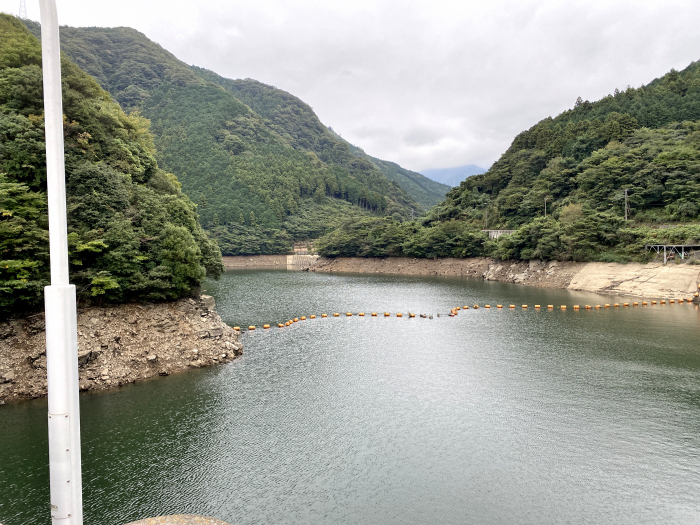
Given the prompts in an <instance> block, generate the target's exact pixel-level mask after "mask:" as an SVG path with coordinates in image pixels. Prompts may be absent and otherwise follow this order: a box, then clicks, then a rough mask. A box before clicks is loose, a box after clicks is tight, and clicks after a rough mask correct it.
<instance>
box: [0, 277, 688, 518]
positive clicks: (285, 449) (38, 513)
mask: <svg viewBox="0 0 700 525" xmlns="http://www.w3.org/2000/svg"><path fill="white" fill-rule="evenodd" d="M207 290H208V291H209V292H210V293H211V294H212V295H214V296H215V298H216V301H217V309H218V311H219V313H220V314H221V316H222V318H223V319H224V320H225V321H226V322H228V323H229V324H237V325H241V326H244V327H245V326H248V325H249V324H254V325H258V326H260V325H262V324H263V323H271V324H273V326H276V324H277V323H278V322H280V321H282V322H283V321H285V320H289V319H291V318H294V317H300V316H302V315H306V316H308V315H310V314H316V315H319V318H317V319H314V320H306V321H303V322H301V321H300V322H298V323H295V324H294V325H293V326H291V327H290V328H285V329H278V328H273V329H272V330H267V331H263V330H259V329H258V330H256V331H255V332H254V333H246V334H243V335H242V336H241V340H242V342H243V343H244V345H245V354H244V356H243V358H241V359H238V360H236V361H234V362H232V363H230V364H227V365H223V366H219V367H213V368H209V369H202V370H196V371H193V372H191V373H186V374H180V375H175V376H170V377H165V378H157V379H154V380H150V381H145V382H142V383H137V384H135V385H131V386H128V387H123V388H120V389H117V390H113V391H110V392H106V393H99V394H88V395H82V396H81V411H82V429H83V430H82V433H83V452H82V454H83V461H84V465H83V479H84V481H83V483H84V499H85V516H86V524H87V525H119V524H123V523H125V522H128V521H131V520H135V519H139V518H143V517H147V516H155V515H159V514H175V513H185V512H187V513H199V514H205V515H211V516H216V517H219V518H221V519H224V520H226V521H229V522H231V523H233V524H236V525H239V524H240V525H244V524H312V525H316V524H318V525H321V524H324V525H330V524H367V525H370V524H372V525H374V524H378V525H384V524H386V525H389V524H392V525H393V524H396V525H398V524H512V523H523V524H560V523H595V524H601V523H615V524H635V525H636V524H647V523H648V524H657V523H674V524H697V523H700V312H699V311H698V308H697V307H695V306H693V305H688V304H681V305H679V304H674V305H670V304H667V305H664V306H661V305H656V306H653V307H652V306H647V307H644V308H643V307H641V306H640V307H637V308H632V307H630V308H619V309H610V310H599V311H596V310H592V311H584V310H581V311H573V309H572V308H571V307H572V305H574V304H581V305H583V304H586V303H588V304H599V303H604V302H613V301H614V298H612V299H611V298H607V300H606V298H603V297H601V296H597V295H592V294H582V293H573V292H567V291H562V290H545V289H535V288H527V287H520V286H515V285H507V284H499V283H487V282H481V281H476V280H466V279H446V278H427V277H398V276H367V275H336V274H334V275H327V274H314V273H306V272H286V271H242V272H228V273H226V274H225V275H224V277H223V278H222V279H221V280H220V281H218V282H211V283H208V285H207ZM618 300H619V299H618ZM619 302H622V301H619ZM475 303H478V304H481V305H483V304H485V303H490V304H492V305H495V304H497V303H502V304H504V305H507V304H510V303H514V304H516V305H518V306H519V305H521V304H529V305H530V308H529V309H528V310H523V309H521V308H516V309H515V310H514V311H510V310H509V309H507V308H506V309H504V310H497V309H495V308H491V309H490V310H487V309H484V308H483V307H482V308H480V309H479V310H473V309H470V310H468V311H462V312H460V313H459V315H458V316H457V317H453V318H450V317H448V316H447V315H446V314H447V313H448V312H449V310H450V308H452V307H454V306H462V305H473V304H475ZM535 303H539V304H542V305H546V304H554V305H556V306H557V307H558V306H559V305H562V304H565V305H568V306H569V308H568V309H567V311H565V312H563V311H561V310H559V309H555V310H554V311H547V310H546V309H543V310H540V311H536V310H534V308H532V306H533V305H534V304H535ZM359 311H365V312H371V311H377V312H380V316H381V313H383V312H384V311H388V312H392V314H395V313H396V312H399V311H401V312H408V311H413V312H417V313H427V314H437V313H441V314H443V315H441V316H440V317H437V316H436V315H434V317H433V319H421V318H415V319H409V318H407V317H403V318H397V317H395V315H392V317H390V318H383V317H378V318H372V317H363V318H361V317H358V316H356V315H355V316H353V317H345V316H344V313H345V312H355V313H357V312H359ZM333 312H340V313H341V314H342V315H343V316H342V317H340V318H334V317H332V316H331V317H329V318H326V319H321V318H320V314H321V313H328V314H332V313H333ZM46 434H47V429H46V401H45V400H35V401H30V402H23V403H14V404H9V405H5V406H1V407H0V523H2V524H3V525H34V524H47V523H49V522H50V519H49V514H48V501H49V496H48V468H47V443H46V441H47V438H46Z"/></svg>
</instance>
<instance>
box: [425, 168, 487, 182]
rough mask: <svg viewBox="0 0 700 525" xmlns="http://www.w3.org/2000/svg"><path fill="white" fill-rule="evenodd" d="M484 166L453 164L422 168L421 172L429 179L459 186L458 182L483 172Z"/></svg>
mask: <svg viewBox="0 0 700 525" xmlns="http://www.w3.org/2000/svg"><path fill="white" fill-rule="evenodd" d="M485 172H486V170H485V169H484V168H480V167H479V166H477V165H476V164H466V165H464V166H455V167H453V168H435V169H426V170H422V171H421V173H422V174H423V175H425V176H426V177H428V178H429V179H432V180H435V181H438V182H441V183H443V184H448V185H449V186H450V187H454V186H459V184H460V183H461V182H462V181H463V180H464V179H466V178H467V177H471V176H472V175H481V174H482V173H485Z"/></svg>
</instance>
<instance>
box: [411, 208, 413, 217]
mask: <svg viewBox="0 0 700 525" xmlns="http://www.w3.org/2000/svg"><path fill="white" fill-rule="evenodd" d="M411 220H413V208H411Z"/></svg>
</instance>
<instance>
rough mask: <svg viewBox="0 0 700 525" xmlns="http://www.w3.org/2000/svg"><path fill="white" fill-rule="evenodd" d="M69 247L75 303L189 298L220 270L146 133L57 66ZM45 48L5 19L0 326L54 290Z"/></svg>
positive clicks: (0, 72)
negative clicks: (50, 282) (50, 280)
mask: <svg viewBox="0 0 700 525" xmlns="http://www.w3.org/2000/svg"><path fill="white" fill-rule="evenodd" d="M61 67H62V75H63V90H64V91H63V111H64V114H65V120H64V136H65V154H66V155H65V159H66V191H67V207H68V242H69V249H70V253H69V256H70V272H71V281H72V282H73V283H74V284H75V285H76V286H77V289H78V299H79V300H80V301H82V302H85V301H112V302H121V301H128V300H136V299H146V300H162V299H172V298H177V297H181V296H183V295H187V294H189V293H190V292H191V290H192V289H193V287H196V286H198V285H199V283H200V282H201V280H202V279H203V278H204V276H205V273H209V274H210V275H218V274H219V273H220V272H221V271H222V270H223V268H222V265H221V254H220V252H219V249H218V247H217V246H216V244H215V243H214V242H212V241H210V240H209V239H208V238H207V235H206V234H205V232H204V231H203V230H202V228H201V226H200V225H199V223H198V222H197V215H196V211H195V206H194V204H193V203H192V201H191V200H190V199H189V198H188V197H186V196H185V195H184V194H183V193H182V192H181V190H180V183H179V182H178V180H177V178H176V177H175V176H174V175H172V174H170V173H167V172H165V171H164V170H162V169H161V168H159V166H158V163H157V161H156V158H155V147H154V144H153V138H152V136H151V135H150V133H149V128H148V121H146V120H145V119H144V118H142V117H140V116H139V115H137V114H132V115H126V114H125V113H124V112H123V111H122V110H121V108H120V107H119V105H118V104H116V103H115V102H114V101H113V100H112V98H111V97H110V95H109V93H107V92H106V91H104V90H103V89H102V88H101V87H100V86H99V85H98V84H97V82H96V81H95V80H94V79H93V78H92V77H90V76H89V75H88V74H86V73H84V72H83V71H81V70H80V69H79V68H78V67H77V66H76V65H75V64H74V63H73V62H71V61H70V60H68V59H67V58H66V57H65V56H64V57H63V60H62V64H61ZM42 93H43V84H42V70H41V47H40V44H39V42H38V40H37V39H36V38H35V37H34V36H33V35H32V34H31V33H30V32H29V31H27V29H26V28H25V26H24V25H23V24H22V22H20V21H19V20H18V19H16V18H14V17H11V16H9V15H2V14H0V316H7V315H9V314H11V313H21V312H23V311H29V310H32V309H34V308H37V307H38V306H39V305H40V303H41V298H42V295H43V287H44V286H45V285H47V284H48V277H49V253H48V249H49V247H48V217H47V203H46V159H45V142H44V119H43V94H42Z"/></svg>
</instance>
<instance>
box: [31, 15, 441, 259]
mask: <svg viewBox="0 0 700 525" xmlns="http://www.w3.org/2000/svg"><path fill="white" fill-rule="evenodd" d="M28 26H29V28H30V29H31V30H32V31H33V32H34V33H35V34H37V35H38V34H39V26H38V25H37V24H35V23H32V22H28ZM61 43H62V48H63V50H64V52H65V53H66V54H67V55H68V56H70V57H71V58H72V59H73V60H75V62H76V63H77V64H79V65H80V66H81V67H83V68H84V69H85V70H86V71H87V72H89V73H90V74H91V75H93V76H94V77H95V78H96V79H97V80H98V81H99V82H100V84H101V85H102V87H103V88H105V89H107V90H108V91H109V92H110V93H111V94H112V96H113V97H114V98H115V99H116V100H117V101H118V102H119V103H120V104H121V105H122V107H123V108H124V109H125V110H128V111H132V110H137V111H138V112H140V113H141V114H142V115H144V116H145V117H147V118H148V119H150V120H151V122H152V131H153V133H154V136H155V146H156V151H157V153H156V156H157V159H158V161H159V162H160V164H161V165H162V166H163V167H164V168H166V169H168V170H170V171H172V172H173V173H175V174H176V175H177V177H178V179H179V180H180V181H181V182H182V189H183V192H184V193H185V194H187V195H188V196H189V197H190V198H191V199H192V200H193V201H194V202H195V203H196V204H197V206H198V213H199V215H200V217H201V221H202V224H203V225H204V227H205V228H206V229H208V230H209V231H210V232H212V233H213V234H214V235H215V236H216V237H217V238H218V239H219V240H220V241H221V246H222V248H223V250H224V253H225V254H248V253H285V252H288V251H289V250H290V248H291V244H292V242H293V241H294V240H297V239H306V238H307V237H305V235H306V234H313V235H316V236H318V235H321V234H323V233H326V232H328V231H330V230H331V229H332V228H333V227H334V226H335V225H337V224H338V223H339V222H340V221H342V220H347V219H351V218H353V217H356V216H357V215H358V213H357V212H358V211H359V212H360V213H361V215H363V216H368V215H374V216H393V217H395V218H397V219H400V220H404V219H407V218H410V217H411V215H414V214H416V213H418V212H419V211H420V210H421V205H420V204H419V203H418V202H416V201H417V200H421V201H422V202H423V203H425V205H429V204H434V203H436V202H438V201H439V200H440V199H442V198H443V197H444V195H445V193H446V191H447V190H448V189H449V188H446V187H443V186H440V185H436V184H435V183H432V181H429V180H428V179H425V180H426V181H427V183H425V184H424V186H425V188H420V187H419V185H417V184H416V183H415V181H411V180H410V177H408V178H407V177H405V176H404V174H403V173H401V170H400V169H399V170H393V171H394V172H396V173H397V174H396V175H394V173H393V172H392V173H391V174H390V175H385V172H386V170H383V169H381V168H380V167H378V165H377V164H376V163H374V162H373V160H372V159H371V158H369V157H368V156H366V155H357V154H355V153H353V151H352V150H351V147H350V145H349V144H347V143H346V142H345V141H344V140H342V139H341V138H340V137H338V136H337V135H335V134H334V133H332V132H331V131H330V130H329V129H328V128H327V127H326V126H324V125H323V124H321V122H320V121H319V120H318V117H317V116H316V115H315V113H314V112H313V110H312V109H311V108H310V107H309V106H308V105H307V104H304V103H303V102H302V101H301V100H299V99H298V98H296V97H294V96H292V95H290V94H289V93H286V92H284V91H282V90H279V89H276V88H274V87H272V86H267V85H265V84H261V83H259V82H256V81H253V80H229V79H225V78H223V77H220V76H219V75H217V74H215V73H213V72H211V71H207V70H204V69H200V68H196V67H190V66H187V65H186V64H184V63H182V62H181V61H179V60H177V59H176V58H175V57H174V56H173V55H172V54H171V53H169V52H167V51H166V50H164V49H163V48H162V47H160V46H158V45H157V44H155V43H154V42H152V41H150V40H149V39H148V38H146V37H145V36H144V35H143V34H141V33H139V32H137V31H135V30H133V29H129V28H70V27H63V28H61ZM406 171H407V170H406ZM408 173H412V172H408ZM415 175H417V176H418V177H422V176H421V175H419V174H415ZM402 180H406V181H408V182H407V185H408V186H409V189H410V190H413V189H419V191H418V192H415V193H411V195H409V193H410V192H407V191H406V190H405V189H403V188H402V185H401V181H402ZM414 194H415V196H413V195H414ZM426 195H428V198H427V200H426V198H425V197H426ZM338 201H344V202H346V203H350V204H351V205H352V206H351V207H348V206H344V205H341V204H340V203H339V202H338ZM318 216H323V217H326V218H328V219H330V220H327V221H325V222H324V223H320V224H314V223H312V222H310V221H313V220H314V219H315V218H316V217H318ZM300 223H304V224H300ZM224 239H225V240H224ZM237 239H238V241H239V242H238V241H237Z"/></svg>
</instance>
